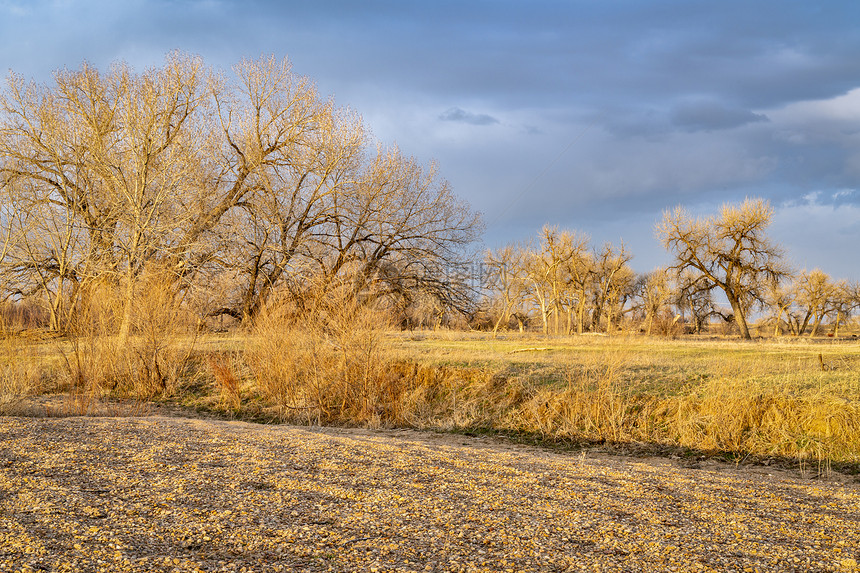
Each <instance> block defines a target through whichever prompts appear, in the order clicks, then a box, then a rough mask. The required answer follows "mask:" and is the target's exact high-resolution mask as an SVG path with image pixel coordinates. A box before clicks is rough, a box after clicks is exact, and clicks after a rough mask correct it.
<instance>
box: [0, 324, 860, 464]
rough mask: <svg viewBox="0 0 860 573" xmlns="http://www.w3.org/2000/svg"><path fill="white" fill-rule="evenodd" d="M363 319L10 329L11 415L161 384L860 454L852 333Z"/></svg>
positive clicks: (515, 428)
mask: <svg viewBox="0 0 860 573" xmlns="http://www.w3.org/2000/svg"><path fill="white" fill-rule="evenodd" d="M350 320H351V321H352V322H350V324H349V326H350V328H344V329H342V330H341V331H338V330H337V329H336V328H335V329H332V328H327V329H316V330H314V325H312V324H304V325H297V326H296V328H293V329H289V330H283V329H279V328H277V325H269V330H267V331H258V332H256V333H252V334H249V335H247V336H237V335H230V336H211V335H210V336H207V337H203V338H195V339H193V340H192V339H172V340H170V341H167V342H166V343H165V345H164V346H163V347H162V346H158V345H155V346H153V345H146V344H144V345H142V346H141V344H138V345H137V346H135V345H131V346H130V348H133V349H134V348H136V349H137V350H135V351H134V352H135V353H134V354H133V355H129V354H128V353H127V352H125V351H124V350H122V349H118V348H116V346H115V345H112V344H111V343H110V340H111V339H110V338H104V339H87V340H84V341H81V340H65V339H50V340H34V339H32V338H22V337H7V338H6V339H5V341H4V342H3V346H2V352H0V412H3V413H7V414H10V413H11V414H14V413H15V411H16V404H18V403H20V401H21V400H22V397H24V396H27V395H32V394H39V393H48V392H60V393H63V394H64V395H66V396H67V397H69V399H68V401H67V403H68V404H69V406H68V410H69V411H68V412H67V413H71V414H86V413H87V412H88V410H89V409H90V405H92V404H96V403H98V402H100V401H101V402H104V401H109V400H129V399H131V400H151V399H154V400H159V401H167V402H170V403H175V404H179V405H183V406H185V407H190V408H194V409H197V410H202V411H206V412H209V413H213V414H217V415H219V416H227V417H234V418H242V419H249V420H257V421H273V422H293V423H305V424H307V423H310V424H346V425H363V426H370V427H374V426H392V427H393V426H400V427H415V428H433V429H441V430H450V431H466V432H497V433H503V434H508V435H512V436H516V437H520V438H524V439H529V440H536V441H539V442H545V443H549V442H552V443H609V444H620V445H622V446H623V445H628V446H632V447H637V448H638V447H645V448H649V447H650V448H654V449H657V450H659V449H660V448H676V449H681V450H682V451H683V450H689V451H691V452H695V453H696V454H697V455H698V454H699V453H707V454H723V455H725V454H729V455H730V456H734V457H735V458H736V459H743V458H749V459H759V460H766V459H768V458H775V459H782V460H786V459H790V460H796V461H800V462H803V463H813V464H815V465H816V466H818V467H828V465H829V464H834V463H835V464H840V465H845V466H849V467H850V466H853V467H854V468H857V467H860V344H858V343H856V342H844V341H843V342H835V341H827V340H821V341H806V340H804V341H797V340H794V339H785V340H771V341H758V342H740V341H732V340H719V339H713V340H702V339H687V340H685V339H680V340H666V339H657V338H646V337H641V336H630V337H612V338H609V337H589V336H579V337H564V338H549V339H547V338H543V337H534V336H518V335H516V336H510V335H509V336H508V337H506V338H503V339H492V338H491V337H489V336H487V335H483V334H478V333H399V332H398V333H391V332H381V331H380V329H379V328H378V325H377V324H376V323H374V321H373V317H368V316H364V317H362V316H359V315H355V316H351V317H350ZM356 321H357V322H356ZM315 332H316V334H314V333H315ZM141 348H143V349H147V352H148V353H145V352H143V351H141V350H140V349H141ZM124 352H125V353H124ZM141 357H143V358H145V360H143V359H141ZM159 361H161V362H159ZM93 411H94V410H93Z"/></svg>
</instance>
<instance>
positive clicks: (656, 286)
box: [640, 267, 672, 336]
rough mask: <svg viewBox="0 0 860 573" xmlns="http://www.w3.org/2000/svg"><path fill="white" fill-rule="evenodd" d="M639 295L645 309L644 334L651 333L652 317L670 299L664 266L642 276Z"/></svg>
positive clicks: (669, 282) (669, 288) (656, 314)
mask: <svg viewBox="0 0 860 573" xmlns="http://www.w3.org/2000/svg"><path fill="white" fill-rule="evenodd" d="M642 279H643V280H642V282H641V288H640V296H641V298H642V305H643V310H644V311H645V334H647V335H649V336H650V335H651V330H652V328H653V326H654V319H655V318H656V317H657V316H659V314H660V312H661V311H662V310H663V309H664V308H666V307H667V306H668V305H669V304H670V303H671V301H672V284H671V281H670V276H669V273H668V271H667V270H666V269H664V268H659V267H658V268H656V269H654V270H653V271H651V272H650V273H648V274H647V275H645V276H644V277H642Z"/></svg>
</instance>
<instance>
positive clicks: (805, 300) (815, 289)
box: [792, 269, 834, 337]
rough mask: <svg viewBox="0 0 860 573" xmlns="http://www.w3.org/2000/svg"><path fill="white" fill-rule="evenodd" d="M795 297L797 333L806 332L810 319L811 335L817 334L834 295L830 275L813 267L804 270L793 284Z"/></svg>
mask: <svg viewBox="0 0 860 573" xmlns="http://www.w3.org/2000/svg"><path fill="white" fill-rule="evenodd" d="M792 290H793V295H794V296H793V298H794V303H795V307H796V309H797V311H798V312H797V314H796V315H795V316H794V322H795V325H796V331H797V335H798V336H800V335H802V334H803V333H804V332H806V329H807V327H808V326H809V323H810V321H812V323H813V324H812V330H811V331H810V333H809V336H810V337H812V336H815V334H816V333H817V332H818V328H819V326H821V322H822V321H823V320H824V317H825V316H826V315H827V313H828V311H829V310H830V303H831V300H832V299H833V295H834V285H833V283H832V282H831V280H830V275H828V274H827V273H825V272H824V271H822V270H821V269H813V270H811V271H809V272H807V271H805V270H804V271H802V272H801V273H800V274H799V275H798V276H797V279H796V281H795V283H794V285H793V289H792Z"/></svg>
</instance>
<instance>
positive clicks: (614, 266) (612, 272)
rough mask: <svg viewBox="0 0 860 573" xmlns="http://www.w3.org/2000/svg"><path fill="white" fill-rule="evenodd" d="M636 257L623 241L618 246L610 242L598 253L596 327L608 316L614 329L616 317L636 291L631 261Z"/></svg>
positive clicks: (594, 279) (607, 327)
mask: <svg viewBox="0 0 860 573" xmlns="http://www.w3.org/2000/svg"><path fill="white" fill-rule="evenodd" d="M632 258H633V255H631V254H630V253H629V252H628V251H627V250H625V248H624V244H623V243H622V244H621V246H620V247H619V248H618V249H616V248H615V247H614V246H613V245H611V244H610V243H606V244H604V245H603V247H602V248H601V250H600V251H596V252H595V254H594V270H593V272H592V277H593V281H594V286H593V288H594V295H593V299H594V315H593V316H594V321H595V327H599V323H600V320H601V318H603V317H604V316H605V317H606V332H607V333H609V332H611V331H612V325H613V318H614V317H615V316H617V315H620V313H621V311H622V308H621V307H622V306H623V305H622V303H623V301H624V300H626V298H627V297H629V295H630V294H632V287H633V281H634V279H635V275H634V273H633V271H632V270H631V269H630V266H629V265H628V264H627V263H629V262H630V260H631V259H632Z"/></svg>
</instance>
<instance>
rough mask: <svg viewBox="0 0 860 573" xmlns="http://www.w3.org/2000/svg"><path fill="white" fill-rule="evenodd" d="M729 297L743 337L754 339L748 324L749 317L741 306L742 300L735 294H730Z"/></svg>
mask: <svg viewBox="0 0 860 573" xmlns="http://www.w3.org/2000/svg"><path fill="white" fill-rule="evenodd" d="M727 298H728V299H729V304H731V305H732V312H734V313H735V322H737V324H738V328H739V329H740V331H741V338H743V339H744V340H752V336H750V329H749V326H747V319H746V316H744V311H743V309H742V308H741V303H740V301H739V300H738V299H737V298H736V297H734V296H729V297H727Z"/></svg>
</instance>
